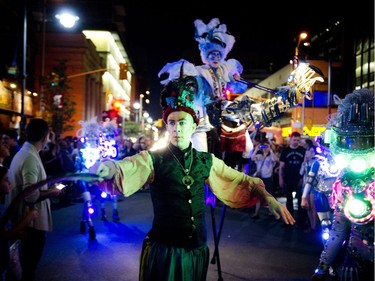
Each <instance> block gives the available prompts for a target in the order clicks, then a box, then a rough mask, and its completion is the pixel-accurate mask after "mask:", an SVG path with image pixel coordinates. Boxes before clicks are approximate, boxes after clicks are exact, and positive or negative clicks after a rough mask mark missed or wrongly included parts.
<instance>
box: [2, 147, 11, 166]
mask: <svg viewBox="0 0 375 281" xmlns="http://www.w3.org/2000/svg"><path fill="white" fill-rule="evenodd" d="M9 155H10V152H9V147H8V145H7V144H4V143H2V144H0V166H4V159H6V158H7V157H9ZM4 167H5V166H4ZM6 168H8V167H6Z"/></svg>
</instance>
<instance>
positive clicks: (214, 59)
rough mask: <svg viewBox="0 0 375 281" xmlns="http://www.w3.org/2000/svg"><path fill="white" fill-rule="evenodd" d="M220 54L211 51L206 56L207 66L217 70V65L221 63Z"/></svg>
mask: <svg viewBox="0 0 375 281" xmlns="http://www.w3.org/2000/svg"><path fill="white" fill-rule="evenodd" d="M221 58H222V56H221V53H220V52H219V51H212V52H210V53H209V54H208V56H207V59H208V64H209V65H210V67H212V68H217V67H219V64H220V62H221Z"/></svg>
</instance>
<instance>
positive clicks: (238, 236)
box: [36, 192, 322, 281]
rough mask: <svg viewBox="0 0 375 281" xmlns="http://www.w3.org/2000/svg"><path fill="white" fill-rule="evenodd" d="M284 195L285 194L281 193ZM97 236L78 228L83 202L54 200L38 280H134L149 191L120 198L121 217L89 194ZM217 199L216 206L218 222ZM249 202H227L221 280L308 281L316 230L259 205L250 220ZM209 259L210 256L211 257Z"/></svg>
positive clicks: (317, 245) (214, 274) (211, 274)
mask: <svg viewBox="0 0 375 281" xmlns="http://www.w3.org/2000/svg"><path fill="white" fill-rule="evenodd" d="M279 200H280V201H284V198H279ZM93 203H94V205H95V207H96V208H98V210H97V212H96V214H97V215H96V216H95V217H94V218H93V222H94V227H95V232H96V239H95V240H90V239H89V235H88V233H86V234H80V221H81V214H82V207H83V204H82V203H79V202H77V203H68V204H56V203H55V204H54V210H53V212H52V213H53V220H54V231H53V232H52V233H49V234H48V237H47V244H46V248H45V252H44V256H43V258H42V260H41V263H40V265H39V269H38V274H37V279H36V280H38V281H68V280H69V281H72V280H77V281H78V280H79V281H85V280H87V281H89V280H90V281H92V280H95V281H112V280H113V281H135V280H138V265H139V261H138V258H139V254H140V250H141V245H142V240H143V238H144V236H145V234H146V232H147V231H148V230H149V228H150V225H151V222H152V206H151V200H150V194H149V193H147V192H139V193H136V194H134V195H133V196H131V197H128V198H123V199H121V201H119V202H118V209H119V214H120V218H121V220H120V222H117V223H115V222H113V221H112V218H111V214H112V207H111V204H110V202H106V210H107V216H108V221H107V222H103V221H102V220H101V218H100V215H98V214H100V212H99V210H100V202H99V200H93ZM221 213H222V207H221V205H219V206H217V207H216V209H215V220H216V224H218V223H219V221H220V216H221ZM251 214H252V208H249V209H241V210H235V209H230V208H226V212H225V216H224V224H223V229H222V233H221V239H220V244H219V256H220V265H221V277H222V280H225V281H241V280H251V281H272V280H278V281H308V280H310V276H311V275H312V273H313V270H314V268H315V266H316V264H317V262H318V258H319V254H320V251H321V247H322V246H321V241H320V240H319V237H318V233H304V232H303V231H302V230H300V229H296V228H295V227H292V228H282V227H280V225H281V222H280V221H277V220H275V219H274V218H273V217H270V216H268V215H267V214H266V209H265V208H263V209H262V210H261V218H260V219H258V220H255V221H254V220H252V219H251V218H250V215H251ZM206 218H207V225H208V228H209V245H210V254H211V257H212V254H213V252H214V242H213V232H212V219H211V214H210V208H209V207H207V216H206ZM211 262H212V260H211ZM207 280H208V281H214V280H219V272H218V267H217V262H216V263H215V264H212V263H211V264H210V266H209V271H208V278H207Z"/></svg>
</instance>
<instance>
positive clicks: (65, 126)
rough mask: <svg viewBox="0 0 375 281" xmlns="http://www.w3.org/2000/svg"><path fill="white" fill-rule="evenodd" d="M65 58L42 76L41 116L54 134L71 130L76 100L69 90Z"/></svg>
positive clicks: (59, 134)
mask: <svg viewBox="0 0 375 281" xmlns="http://www.w3.org/2000/svg"><path fill="white" fill-rule="evenodd" d="M65 72H66V60H62V61H60V62H59V64H58V65H57V66H56V67H54V68H53V69H52V70H51V71H50V73H49V75H48V76H47V77H42V81H41V82H42V83H43V86H44V89H45V91H44V97H43V101H42V106H43V107H44V114H43V118H44V119H45V120H46V121H47V122H48V124H49V125H50V126H51V127H52V130H53V131H54V132H55V133H56V136H61V135H62V133H63V132H65V131H69V130H72V129H73V127H74V125H73V124H74V122H75V120H73V119H72V117H73V115H74V113H75V106H76V104H77V103H76V102H75V101H74V96H73V95H72V93H71V92H70V91H69V90H70V89H71V87H70V86H69V80H68V79H67V76H66V74H65Z"/></svg>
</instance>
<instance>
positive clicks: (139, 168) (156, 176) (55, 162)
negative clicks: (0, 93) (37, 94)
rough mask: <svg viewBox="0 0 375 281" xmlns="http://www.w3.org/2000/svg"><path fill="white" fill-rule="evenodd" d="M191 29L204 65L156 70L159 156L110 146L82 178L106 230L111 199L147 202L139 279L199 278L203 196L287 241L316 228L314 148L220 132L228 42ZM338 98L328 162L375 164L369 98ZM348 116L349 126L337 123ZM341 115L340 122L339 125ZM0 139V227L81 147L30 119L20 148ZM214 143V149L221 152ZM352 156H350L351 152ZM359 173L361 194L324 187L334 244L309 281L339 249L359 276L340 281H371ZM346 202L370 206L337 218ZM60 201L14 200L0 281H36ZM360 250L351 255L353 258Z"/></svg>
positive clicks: (214, 32)
mask: <svg viewBox="0 0 375 281" xmlns="http://www.w3.org/2000/svg"><path fill="white" fill-rule="evenodd" d="M194 23H195V27H196V37H195V39H196V41H197V42H198V45H199V50H200V52H201V58H202V62H203V63H204V64H203V65H201V66H198V67H195V66H194V65H192V64H190V63H189V62H187V61H185V60H180V61H179V62H177V63H173V64H168V65H166V67H164V68H163V69H162V71H161V72H160V74H163V73H168V74H169V77H168V78H167V79H166V80H164V81H162V84H163V89H162V92H161V106H162V110H163V115H162V119H163V121H164V124H165V127H166V130H167V132H168V133H169V140H168V143H167V144H166V146H165V147H164V148H161V149H158V150H155V151H152V150H151V146H152V141H151V139H150V138H148V137H146V136H140V137H139V138H138V139H137V140H136V141H135V142H133V141H132V140H131V139H129V138H126V139H121V140H118V142H117V149H118V155H117V157H115V158H114V159H106V161H96V163H95V164H94V165H93V166H91V167H90V168H89V172H90V173H92V174H95V175H96V176H97V177H98V178H99V180H98V182H97V183H96V184H95V186H96V187H97V188H98V190H99V191H100V192H105V193H107V194H108V195H109V196H110V197H109V198H111V202H112V207H113V212H112V215H113V220H114V221H115V222H116V221H119V220H120V217H119V214H118V212H117V196H119V195H120V196H122V195H123V196H126V197H128V196H131V195H132V194H134V193H135V192H137V191H139V190H142V189H144V188H147V189H148V190H149V192H150V196H151V199H152V203H153V207H154V208H153V210H154V219H153V222H152V227H151V229H150V231H149V232H148V233H147V235H146V237H145V239H144V242H143V247H142V250H141V253H140V271H139V280H144V281H146V280H147V281H149V280H168V281H170V280H181V281H184V280H197V281H198V280H201V281H203V280H206V275H207V269H208V264H209V248H208V244H207V241H208V237H207V229H206V222H205V202H206V198H205V196H206V190H205V188H208V189H209V191H210V192H211V193H212V194H213V195H214V196H215V197H216V198H218V200H220V201H221V202H222V203H223V204H225V205H227V206H229V207H232V208H254V214H253V215H252V216H251V218H252V220H254V221H255V220H259V221H262V220H261V214H260V210H261V207H262V206H266V207H267V213H268V214H269V215H270V216H273V217H274V218H275V219H277V220H280V223H281V224H280V226H281V227H285V228H286V229H285V231H289V229H292V228H294V225H296V227H297V228H299V229H303V230H305V231H306V232H312V231H316V230H317V229H319V225H318V218H319V219H320V217H319V216H318V215H319V211H320V210H321V205H317V206H316V202H317V201H316V199H317V193H316V190H315V189H314V188H315V186H316V185H318V184H316V183H315V182H313V180H312V179H313V176H314V175H313V174H314V173H313V172H314V163H316V161H315V160H316V159H315V157H316V153H317V150H316V143H314V141H313V140H312V139H311V138H309V137H304V136H301V134H300V133H299V132H292V133H291V134H290V136H289V137H288V138H287V140H286V142H287V144H285V145H284V144H278V143H277V142H276V140H275V139H274V138H272V136H271V138H270V139H269V138H268V137H267V136H266V134H263V133H262V132H261V131H259V132H258V134H256V135H255V136H254V135H253V134H252V136H253V138H249V136H250V132H248V131H247V128H245V129H243V128H240V129H239V130H237V129H238V128H232V127H228V129H227V130H226V131H225V130H224V131H225V132H224V131H223V128H225V126H224V123H225V122H223V123H220V122H221V121H222V120H221V119H220V105H221V103H222V102H224V101H227V99H228V97H227V96H226V94H225V91H224V89H225V87H227V86H228V85H229V84H230V83H232V82H234V83H235V82H236V81H238V80H239V79H240V74H241V72H242V66H241V64H240V63H239V62H238V61H236V60H234V59H230V60H225V59H226V56H227V54H228V52H229V51H230V50H231V48H232V47H233V44H234V37H233V36H232V35H230V34H229V33H228V32H227V30H226V26H225V25H223V24H220V21H219V19H217V18H214V19H212V20H211V21H210V22H209V23H208V24H207V25H206V24H205V23H203V21H201V20H196V21H195V22H194ZM176 66H177V67H176ZM348 96H349V97H350V98H352V96H354V98H352V99H351V102H347V104H346V106H347V107H351V106H352V105H353V104H354V105H357V110H355V108H354V109H350V112H349V113H348V110H346V111H345V110H344V109H343V110H342V111H341V112H342V115H340V116H339V117H338V118H337V120H336V122H337V123H336V124H334V125H333V128H334V130H335V131H334V132H335V134H336V135H338V136H339V137H336V139H335V141H336V142H337V143H334V145H335V148H336V151H334V152H337V151H339V152H343V151H344V152H348V153H349V154H350V153H352V154H355V153H357V154H359V155H360V156H362V157H364V158H366V157H367V155H368V154H371V155H372V154H373V149H374V147H373V146H374V136H373V134H372V133H373V132H372V131H371V133H369V132H370V130H367V129H368V128H370V129H372V130H373V111H374V106H373V98H374V96H373V93H372V92H370V91H368V92H367V90H365V91H356V92H354V93H353V94H351V95H348ZM362 97H365V98H362ZM368 97H370V98H368ZM371 99H372V103H371ZM343 104H345V102H343ZM218 105H219V106H218ZM358 108H360V109H361V110H358ZM339 109H340V110H341V108H339ZM346 114H347V115H348V116H350V117H347V119H345V118H346V117H345V116H346ZM359 114H360V116H357V115H359ZM343 116H344V119H345V120H344V121H343V120H341V119H342V118H343ZM340 118H341V119H340ZM357 123H359V125H358V126H357V125H356V124H357ZM226 124H227V125H228V123H226ZM347 124H350V126H349V125H347ZM220 130H221V133H220ZM348 130H352V131H353V132H355V133H358V132H359V135H358V136H354V137H353V136H351V135H348V134H347V131H348ZM363 131H365V133H363ZM232 132H235V133H236V134H237V133H238V134H237V135H236V141H237V142H236V143H231V144H230V145H232V146H236V149H233V150H227V149H225V145H223V143H220V137H222V139H223V138H224V137H226V136H228V135H229V134H230V133H232ZM361 133H363V134H361ZM220 134H221V135H220ZM340 134H341V135H340ZM1 136H2V138H1V144H0V218H2V217H4V216H5V213H6V207H7V206H9V203H10V202H11V201H12V200H15V198H17V196H18V195H20V194H21V193H23V192H25V189H27V187H30V186H33V185H36V184H38V183H39V182H43V181H44V180H46V179H47V178H48V177H53V176H57V175H63V174H67V173H74V172H81V171H82V170H83V166H82V154H81V152H80V149H81V148H82V146H81V143H80V141H79V140H78V139H77V138H72V137H65V138H64V139H56V136H55V135H54V133H53V132H51V131H50V128H49V126H48V124H47V122H46V121H44V120H43V119H38V118H35V119H31V120H30V121H29V123H28V124H27V126H26V139H25V141H24V142H23V143H22V145H19V144H18V143H17V140H18V136H17V134H16V132H15V131H13V130H7V131H4V132H2V135H1ZM228 139H229V138H228ZM220 144H221V145H223V146H221V147H220V148H221V150H220V149H219V147H218V145H220ZM227 144H228V143H227ZM223 147H224V149H223ZM353 147H354V148H355V151H354V152H355V153H354V152H353V151H350V150H351V149H352V148H353ZM346 150H348V151H346ZM315 172H316V171H315ZM365 172H366V173H365ZM365 172H363V173H364V174H359V173H358V174H359V175H360V177H361V183H363V184H362V185H361V186H360V187H358V186H357V185H358V181H357V182H356V181H355V177H354V176H353V175H352V174H351V173H350V172H348V173H347V174H346V175H345V179H344V180H342V179H341V178H340V177H341V176H342V174H340V175H337V176H336V177H335V178H334V180H336V182H335V184H332V182H331V185H330V187H329V188H331V189H332V186H334V187H335V188H336V189H338V190H339V191H337V190H336V189H335V190H334V192H333V194H332V196H333V197H335V198H336V199H337V200H336V201H335V206H333V207H332V209H329V210H328V212H331V213H332V214H333V213H334V220H333V223H332V224H333V225H332V230H331V232H332V235H334V238H331V239H330V240H327V241H326V242H325V244H324V250H323V251H322V254H321V257H320V260H319V265H318V268H317V271H316V272H315V273H314V275H313V277H312V279H313V280H329V279H328V278H333V277H335V275H334V274H331V272H330V271H329V270H330V268H331V267H333V266H334V261H335V259H336V256H337V253H338V252H339V250H340V249H341V248H342V245H344V244H345V243H347V248H348V249H349V255H347V257H349V258H350V260H349V261H347V264H345V266H344V267H345V268H346V269H348V268H349V269H352V271H353V268H354V269H355V270H356V271H355V273H356V274H357V275H358V276H361V278H362V279H355V276H354V275H353V276H354V277H353V276H351V277H353V278H352V279H348V280H352V281H354V280H366V281H367V280H370V279H368V278H367V277H364V276H365V275H363V274H364V273H363V271H365V272H369V270H371V268H372V271H371V272H370V274H371V275H372V278H373V262H374V260H373V257H371V254H372V255H373V233H372V236H371V233H370V232H371V230H372V232H373V219H374V217H373V211H371V212H369V211H368V210H367V209H371V208H370V207H372V208H374V207H375V206H374V204H373V203H372V202H373V201H374V198H373V194H374V193H373V177H371V176H373V172H374V168H373V167H371V166H370V168H369V169H367V170H365ZM371 173H372V174H371ZM348 185H349V187H348ZM312 187H314V188H312ZM340 188H341V189H340ZM361 188H362V189H364V188H366V189H371V188H372V190H370V191H369V192H368V193H367V192H366V193H364V192H363V190H360V191H358V189H361ZM307 189H308V190H307ZM26 191H27V190H26ZM335 192H336V193H335ZM353 192H354V193H356V196H357V197H359V195H361V196H367V197H371V196H372V197H371V198H367V197H366V198H365V200H364V201H365V203H364V204H367V205H366V206H367V209H366V210H365V211H363V213H364V214H363V213H362V214H357V213H351V212H350V211H347V210H346V209H345V208H347V207H346V206H344V203H345V202H346V201H347V200H349V199H352V197H351V195H352V193H353ZM62 194H64V191H62V190H61V189H59V188H57V185H56V184H53V185H48V184H43V185H42V186H40V187H38V188H36V189H33V190H32V191H31V192H28V193H27V195H26V196H25V197H24V199H23V200H22V201H20V204H19V205H18V206H17V208H16V210H15V212H13V213H12V216H11V217H10V221H9V222H8V221H7V222H6V224H4V225H1V227H2V229H1V238H0V270H1V276H0V278H1V279H0V281H5V280H6V281H8V280H9V281H11V280H22V281H33V280H34V279H35V273H36V270H37V267H38V263H39V261H40V259H41V257H42V255H43V249H44V245H45V242H46V238H47V233H48V232H50V231H52V214H51V199H52V198H56V197H59V196H61V195H62ZM358 194H359V195H358ZM279 196H284V197H285V198H286V203H285V204H283V203H281V202H280V201H279V200H277V197H279ZM295 200H297V205H296V206H297V207H295V204H294V201H295ZM371 200H372V201H371ZM366 201H367V203H366ZM371 204H372V205H371ZM369 205H371V206H370V207H369ZM101 209H102V219H103V220H106V219H107V217H106V214H105V205H104V201H101ZM344 209H345V210H346V211H344ZM362 216H363V217H362ZM348 217H349V218H348ZM320 221H321V222H322V220H320ZM3 222H4V220H3V219H2V223H3ZM353 233H355V236H353ZM358 237H359V239H358ZM19 238H22V239H19ZM336 238H339V239H336ZM361 239H362V240H361ZM366 239H367V240H366ZM371 239H372V240H371ZM16 240H18V241H20V242H19V243H20V247H21V249H22V250H21V251H20V262H21V269H22V271H21V272H19V274H20V276H15V275H14V276H10V270H9V267H8V266H7V265H8V264H9V250H10V244H11V243H13V242H15V241H16ZM347 241H349V242H347ZM369 241H370V243H368V242H369ZM338 242H340V243H338ZM339 244H340V245H339ZM359 247H360V249H361V252H358V251H357V250H358V249H359ZM350 254H351V255H350ZM349 258H348V259H349ZM166 263H168V264H167V266H166ZM367 276H368V275H367ZM17 277H19V278H17ZM346 277H348V274H347V273H346Z"/></svg>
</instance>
